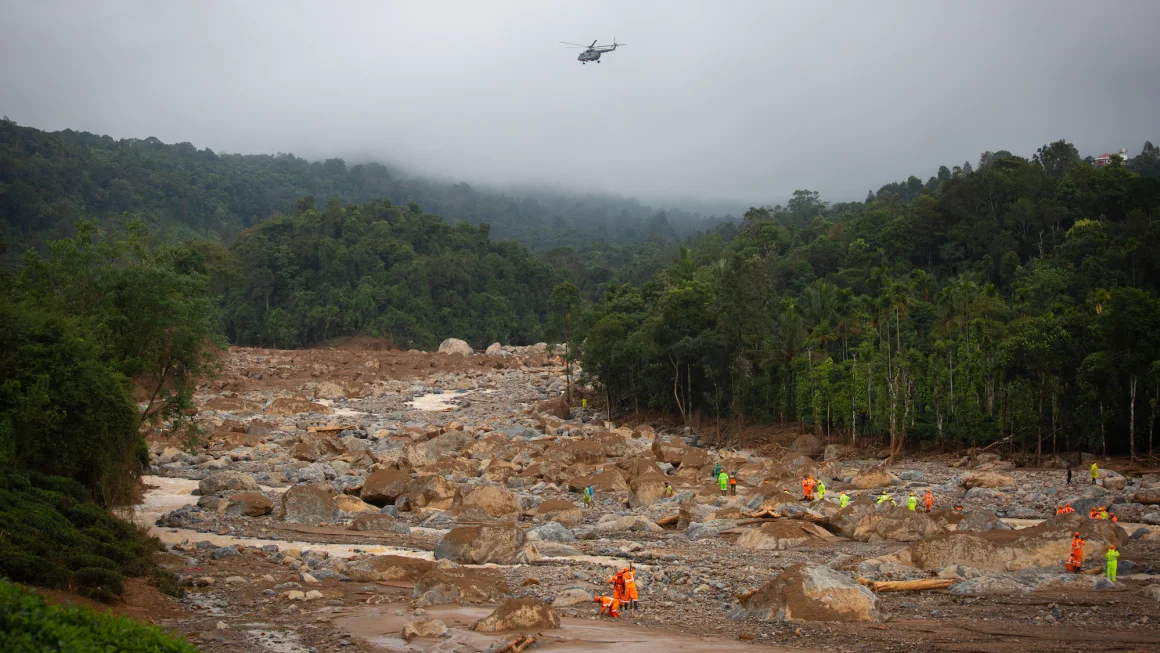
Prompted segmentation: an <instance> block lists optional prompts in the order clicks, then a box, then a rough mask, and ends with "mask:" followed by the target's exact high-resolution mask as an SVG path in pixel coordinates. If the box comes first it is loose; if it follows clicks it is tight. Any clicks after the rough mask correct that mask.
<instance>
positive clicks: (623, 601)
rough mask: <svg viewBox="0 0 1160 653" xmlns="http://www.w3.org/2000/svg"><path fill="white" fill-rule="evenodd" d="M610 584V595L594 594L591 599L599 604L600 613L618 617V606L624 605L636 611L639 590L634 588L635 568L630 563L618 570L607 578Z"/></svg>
mask: <svg viewBox="0 0 1160 653" xmlns="http://www.w3.org/2000/svg"><path fill="white" fill-rule="evenodd" d="M608 584H609V585H612V595H611V596H608V595H604V596H596V597H593V599H592V600H593V601H594V602H596V603H599V604H600V615H601V616H606V617H612V618H615V619H619V618H620V607H621V606H625V607H627V608H628V609H629V610H632V611H633V612H636V610H637V608H638V607H639V605H640V592H639V591H637V588H636V569H634V568H633V566H632V565H631V564H630V565H629V566H627V567H625V568H624V569H620V570H618V571H617V572H616V573H615V574H613V575H612V578H609V579H608Z"/></svg>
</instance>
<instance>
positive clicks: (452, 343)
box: [439, 338, 475, 356]
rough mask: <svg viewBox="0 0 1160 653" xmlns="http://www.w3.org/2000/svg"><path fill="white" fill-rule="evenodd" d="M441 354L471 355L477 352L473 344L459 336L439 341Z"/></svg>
mask: <svg viewBox="0 0 1160 653" xmlns="http://www.w3.org/2000/svg"><path fill="white" fill-rule="evenodd" d="M439 353H440V354H460V355H462V356H470V355H472V354H473V353H475V350H474V349H472V348H471V345H469V344H467V343H466V342H464V341H462V340H460V339H459V338H448V339H446V340H444V341H443V342H441V343H439Z"/></svg>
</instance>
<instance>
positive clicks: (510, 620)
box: [471, 598, 560, 633]
mask: <svg viewBox="0 0 1160 653" xmlns="http://www.w3.org/2000/svg"><path fill="white" fill-rule="evenodd" d="M559 627H560V615H558V614H556V611H555V610H553V609H552V606H550V605H548V604H547V603H544V602H543V601H541V600H540V599H535V598H525V599H514V600H511V601H505V602H504V603H503V604H502V605H500V606H499V607H498V608H496V609H495V611H494V612H492V613H491V614H489V615H487V616H486V617H484V618H483V619H480V620H479V621H477V622H475V625H474V626H472V627H471V629H472V630H477V631H479V632H482V633H496V632H501V631H505V630H528V631H531V630H537V631H538V630H547V629H550V628H559Z"/></svg>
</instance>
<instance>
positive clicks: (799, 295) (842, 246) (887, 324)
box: [550, 141, 1160, 457]
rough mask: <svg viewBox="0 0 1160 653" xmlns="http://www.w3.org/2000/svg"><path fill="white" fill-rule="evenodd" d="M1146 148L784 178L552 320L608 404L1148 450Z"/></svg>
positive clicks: (893, 441) (1153, 271)
mask: <svg viewBox="0 0 1160 653" xmlns="http://www.w3.org/2000/svg"><path fill="white" fill-rule="evenodd" d="M1158 154H1160V153H1158V152H1157V150H1156V149H1155V148H1154V147H1153V146H1152V145H1151V144H1150V143H1149V144H1147V145H1146V146H1145V148H1144V150H1143V152H1142V153H1141V155H1140V156H1139V157H1135V158H1133V159H1131V160H1130V165H1124V163H1123V161H1122V160H1119V158H1118V157H1117V158H1116V159H1115V160H1114V161H1113V162H1112V164H1111V165H1108V166H1105V167H1095V166H1093V165H1092V164H1091V163H1090V162H1085V161H1083V160H1081V158H1080V156H1079V153H1078V152H1077V151H1076V149H1075V147H1074V146H1072V145H1070V144H1069V143H1066V142H1064V141H1058V142H1055V143H1052V144H1049V145H1045V146H1044V147H1042V148H1040V149H1039V151H1038V152H1037V153H1036V154H1035V155H1034V156H1033V157H1032V159H1030V160H1028V159H1024V158H1020V157H1017V156H1013V155H1011V154H1010V153H1009V152H998V153H992V152H987V153H984V154H983V156H982V157H981V158H980V160H979V162H978V164H977V165H975V166H972V165H970V164H964V165H962V166H956V167H955V168H953V169H948V168H946V167H943V168H941V169H940V170H939V172H938V174H937V175H936V176H934V177H932V178H931V179H929V180H928V181H927V182H925V183H924V182H922V181H921V180H920V179H918V178H915V177H911V178H910V179H909V180H908V181H907V182H905V183H898V184H891V185H888V186H885V187H883V188H882V189H880V190H879V191H878V192H877V193H871V194H870V196H869V197H867V199H866V201H865V202H861V203H849V204H835V205H829V204H827V203H825V202H823V201H822V200H821V199H820V198H819V197H818V196H817V194H816V193H811V192H809V191H798V192H797V193H795V195H794V198H793V199H792V200H791V201H790V202H789V203H788V205H787V206H786V207H781V206H778V207H774V208H769V207H764V208H755V209H753V210H751V211H749V212H748V213H747V214H746V215H745V220H744V223H743V224H742V225H741V226H740V228H739V233H738V234H737V235H736V237H734V238H731V239H726V238H716V237H713V236H712V235H710V236H707V237H704V238H702V239H701V240H700V242H699V246H697V247H690V248H683V249H681V251H680V253H679V255H678V256H676V257H675V258H674V260H673V261H672V262H671V264H670V265H669V266H668V267H667V268H666V269H665V270H663V271H661V272H659V273H658V274H656V275H655V276H654V277H652V278H651V279H650V280H649V281H648V282H647V283H645V284H643V285H642V286H639V287H638V286H631V285H627V284H624V285H618V286H611V287H609V288H608V289H607V291H606V292H604V293H603V294H602V295H601V296H600V297H599V299H597V300H596V301H594V302H587V301H585V300H584V299H583V294H582V293H581V292H579V289H577V288H573V287H569V286H568V285H566V284H565V285H562V286H560V287H558V288H557V289H556V290H555V291H554V293H553V298H554V302H553V314H552V315H551V316H550V323H551V325H552V328H551V333H552V334H553V335H557V336H558V337H560V338H561V339H565V340H568V341H570V342H575V343H579V344H578V346H575V347H573V352H572V356H573V357H578V358H579V359H580V360H581V361H582V365H583V368H584V371H585V373H586V374H588V375H589V376H590V377H591V378H592V379H593V380H594V381H595V382H596V383H598V384H599V386H600V388H601V390H602V391H603V392H604V394H605V395H606V397H607V400H608V402H609V404H610V405H611V406H612V407H613V411H614V413H619V414H622V415H623V414H624V413H626V412H631V411H638V410H643V409H646V408H651V409H664V410H671V411H674V412H676V413H677V414H681V415H683V416H686V418H688V417H689V416H691V415H692V413H693V412H694V411H697V410H704V411H705V412H708V413H709V414H713V415H717V416H720V417H721V418H723V419H724V420H725V421H724V423H725V424H726V425H729V424H744V423H769V422H775V421H776V422H783V423H790V422H801V423H803V424H804V425H806V426H808V427H809V428H812V429H814V430H815V431H816V432H819V433H824V434H828V435H831V436H836V437H841V438H843V439H845V440H846V441H848V442H850V443H859V442H862V441H864V438H867V437H871V438H880V439H881V440H882V441H883V442H887V443H889V446H890V452H891V456H893V455H895V454H897V453H898V452H899V451H901V450H902V448H903V447H908V446H909V447H914V446H922V447H942V448H947V447H958V446H961V445H980V444H985V443H991V442H995V441H999V440H1006V441H1010V442H1012V443H1013V444H1014V445H1016V446H1018V447H1020V448H1022V449H1023V450H1024V451H1029V452H1032V453H1034V454H1036V455H1037V456H1042V455H1043V454H1045V453H1049V452H1056V451H1065V450H1075V449H1076V448H1081V449H1084V450H1088V451H1097V452H1106V453H1119V454H1130V455H1132V456H1133V457H1135V456H1137V455H1139V454H1141V453H1143V452H1148V453H1149V454H1151V452H1152V451H1153V440H1154V438H1153V432H1154V430H1155V428H1154V427H1155V422H1156V412H1157V408H1158V406H1160V360H1158V359H1160V303H1158V301H1157V294H1156V291H1157V283H1158V282H1160V259H1158V258H1157V254H1160V179H1158V178H1157V177H1158V175H1157V172H1158V169H1160V168H1158V166H1157V161H1158Z"/></svg>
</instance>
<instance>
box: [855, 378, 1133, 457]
mask: <svg viewBox="0 0 1160 653" xmlns="http://www.w3.org/2000/svg"><path fill="white" fill-rule="evenodd" d="M857 382H858V357H857V356H854V363H853V364H852V365H850V446H852V447H856V446H858V402H857V401H856V399H855V398H856V397H857V396H858V394H857V392H855V390H854V384H855V383H857ZM1148 455H1152V435H1151V432H1149V434H1148Z"/></svg>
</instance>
